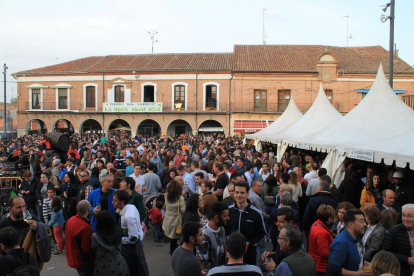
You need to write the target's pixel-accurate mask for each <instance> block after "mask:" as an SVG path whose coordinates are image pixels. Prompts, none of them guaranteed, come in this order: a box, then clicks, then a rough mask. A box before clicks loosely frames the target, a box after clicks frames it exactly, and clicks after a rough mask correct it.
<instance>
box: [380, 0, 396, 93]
mask: <svg viewBox="0 0 414 276" xmlns="http://www.w3.org/2000/svg"><path fill="white" fill-rule="evenodd" d="M388 7H390V8H391V11H390V16H386V15H385V14H382V15H381V16H380V20H381V22H382V23H385V22H386V21H387V20H388V19H389V20H390V50H389V69H388V77H389V84H390V86H391V88H393V86H394V21H395V0H391V1H390V3H388V4H386V5H383V6H381V10H382V11H383V12H386V11H387V9H388Z"/></svg>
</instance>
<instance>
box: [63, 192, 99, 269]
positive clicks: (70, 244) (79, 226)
mask: <svg viewBox="0 0 414 276" xmlns="http://www.w3.org/2000/svg"><path fill="white" fill-rule="evenodd" d="M76 209H77V210H78V214H77V215H76V216H74V217H71V218H70V219H69V220H68V221H67V222H66V244H65V248H66V259H67V261H68V265H69V266H70V267H72V268H74V269H76V270H77V271H78V273H79V275H80V276H90V275H92V273H93V266H94V263H95V258H94V255H93V251H92V246H91V245H92V234H93V231H92V227H91V223H90V222H89V220H88V219H87V217H88V214H89V211H90V210H91V205H90V204H89V202H88V201H87V200H81V201H79V203H78V205H77V206H76Z"/></svg>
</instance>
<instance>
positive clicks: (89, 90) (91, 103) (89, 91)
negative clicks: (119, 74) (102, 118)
mask: <svg viewBox="0 0 414 276" xmlns="http://www.w3.org/2000/svg"><path fill="white" fill-rule="evenodd" d="M95 89H96V88H95V86H87V87H86V108H95Z"/></svg>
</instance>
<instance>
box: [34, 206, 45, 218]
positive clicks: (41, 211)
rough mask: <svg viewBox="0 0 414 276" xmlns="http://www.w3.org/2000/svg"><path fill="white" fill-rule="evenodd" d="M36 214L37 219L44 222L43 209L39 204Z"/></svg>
mask: <svg viewBox="0 0 414 276" xmlns="http://www.w3.org/2000/svg"><path fill="white" fill-rule="evenodd" d="M36 212H37V217H38V218H39V219H40V221H42V222H44V220H43V207H42V206H40V205H39V203H36Z"/></svg>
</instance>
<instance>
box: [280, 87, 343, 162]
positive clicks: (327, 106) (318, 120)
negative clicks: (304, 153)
mask: <svg viewBox="0 0 414 276" xmlns="http://www.w3.org/2000/svg"><path fill="white" fill-rule="evenodd" d="M341 118H342V115H341V114H340V113H339V112H338V111H337V110H336V109H335V108H334V107H333V106H332V104H331V102H330V101H329V100H328V98H327V97H326V95H325V92H324V91H323V88H322V84H320V86H319V92H318V95H317V96H316V99H315V101H314V103H313V104H312V106H311V108H310V109H309V110H308V111H307V112H306V113H305V115H303V117H302V118H301V119H300V120H298V121H297V122H296V123H294V124H293V125H291V126H290V127H288V128H286V129H284V130H283V131H280V132H278V133H275V134H274V135H273V137H274V139H277V140H278V141H281V140H282V142H281V143H282V144H283V145H282V146H279V147H278V153H277V157H278V160H280V158H281V157H282V155H283V153H284V152H285V150H286V148H287V146H288V145H290V146H294V147H299V148H302V149H309V146H308V145H307V144H306V140H303V139H301V137H306V136H308V135H314V134H315V133H318V132H320V131H321V130H322V129H324V128H326V127H328V126H330V125H332V124H334V123H336V122H337V121H338V120H340V119H341Z"/></svg>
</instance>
